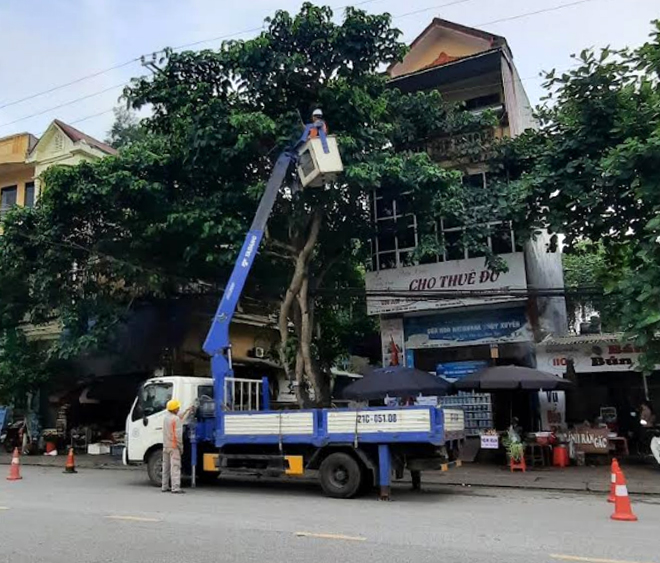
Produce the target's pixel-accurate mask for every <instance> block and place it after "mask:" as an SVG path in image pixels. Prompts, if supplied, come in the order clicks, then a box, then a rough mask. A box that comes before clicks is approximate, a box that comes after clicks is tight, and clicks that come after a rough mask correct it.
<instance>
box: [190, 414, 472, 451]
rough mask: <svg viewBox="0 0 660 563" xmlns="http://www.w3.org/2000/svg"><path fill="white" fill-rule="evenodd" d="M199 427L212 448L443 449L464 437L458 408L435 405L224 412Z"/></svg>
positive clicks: (201, 437)
mask: <svg viewBox="0 0 660 563" xmlns="http://www.w3.org/2000/svg"><path fill="white" fill-rule="evenodd" d="M205 422H206V423H205V424H203V425H200V427H198V439H200V440H210V439H211V436H212V433H211V432H210V431H211V430H212V429H213V427H214V426H217V428H215V430H216V432H215V433H214V434H215V445H216V446H218V447H222V446H225V445H228V444H277V443H282V444H310V445H314V446H323V445H326V444H332V443H340V442H344V443H345V442H350V443H354V442H367V443H380V444H386V443H427V444H433V445H438V446H441V445H444V444H445V442H448V441H452V440H458V439H462V438H463V437H464V415H463V411H462V410H458V409H443V408H441V407H433V406H415V407H393V408H387V407H375V408H362V409H311V410H298V411H260V412H256V411H255V412H252V411H245V412H226V413H222V414H221V415H220V417H219V418H218V419H217V420H216V419H213V422H214V423H215V424H213V423H212V422H211V421H210V420H207V421H205Z"/></svg>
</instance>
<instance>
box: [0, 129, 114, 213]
mask: <svg viewBox="0 0 660 563" xmlns="http://www.w3.org/2000/svg"><path fill="white" fill-rule="evenodd" d="M116 153H117V151H116V150H115V149H113V148H112V147H111V146H109V145H107V144H105V143H102V142H101V141H98V140H96V139H94V138H93V137H90V136H89V135H86V134H85V133H83V132H82V131H78V129H76V128H75V127H71V125H67V124H66V123H63V122H62V121H60V120H59V119H56V120H54V121H53V122H52V123H51V124H50V125H49V126H48V128H47V129H46V131H45V132H44V134H43V135H42V136H41V138H39V139H37V138H36V137H35V136H34V135H31V134H30V133H18V134H15V135H10V136H8V137H4V138H2V139H0V195H1V203H0V213H5V212H6V211H8V210H9V209H11V208H12V207H13V206H14V205H19V206H21V207H23V206H25V207H32V206H33V205H34V203H35V201H36V200H37V198H38V197H39V176H40V175H41V173H42V172H43V171H44V170H46V168H48V167H49V166H52V165H54V164H66V165H73V164H78V163H79V162H81V161H83V160H96V159H98V158H102V157H104V156H108V155H113V154H116Z"/></svg>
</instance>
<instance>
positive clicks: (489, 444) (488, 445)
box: [481, 434, 500, 450]
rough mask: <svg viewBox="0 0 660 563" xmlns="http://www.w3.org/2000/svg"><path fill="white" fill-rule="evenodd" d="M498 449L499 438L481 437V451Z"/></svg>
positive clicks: (495, 436)
mask: <svg viewBox="0 0 660 563" xmlns="http://www.w3.org/2000/svg"><path fill="white" fill-rule="evenodd" d="M499 447H500V437H499V436H497V435H494V436H491V435H486V434H482V435H481V449H483V450H497V449H499Z"/></svg>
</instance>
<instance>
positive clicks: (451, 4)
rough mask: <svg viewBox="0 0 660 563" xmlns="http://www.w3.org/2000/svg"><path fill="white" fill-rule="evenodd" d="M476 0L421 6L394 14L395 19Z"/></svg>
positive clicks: (458, 0) (457, 0)
mask: <svg viewBox="0 0 660 563" xmlns="http://www.w3.org/2000/svg"><path fill="white" fill-rule="evenodd" d="M473 1H474V0H454V1H453V2H448V3H446V4H438V5H436V6H429V7H428V8H421V9H420V10H414V11H412V12H406V13H405V14H397V15H396V16H392V19H393V20H398V19H400V18H407V17H408V16H416V15H417V14H423V13H424V12H430V11H431V10H438V9H440V8H447V7H449V6H454V5H456V4H465V3H466V2H473Z"/></svg>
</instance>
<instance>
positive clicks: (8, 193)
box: [0, 186, 18, 216]
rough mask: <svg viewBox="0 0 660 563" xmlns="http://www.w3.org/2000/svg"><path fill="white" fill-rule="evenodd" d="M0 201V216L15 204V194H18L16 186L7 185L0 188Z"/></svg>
mask: <svg viewBox="0 0 660 563" xmlns="http://www.w3.org/2000/svg"><path fill="white" fill-rule="evenodd" d="M0 194H1V203H0V216H2V215H4V214H5V213H7V211H9V210H10V209H11V208H12V207H14V205H16V196H17V194H18V187H17V186H8V187H6V188H2V190H0Z"/></svg>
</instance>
